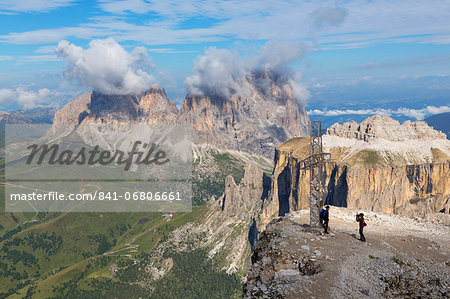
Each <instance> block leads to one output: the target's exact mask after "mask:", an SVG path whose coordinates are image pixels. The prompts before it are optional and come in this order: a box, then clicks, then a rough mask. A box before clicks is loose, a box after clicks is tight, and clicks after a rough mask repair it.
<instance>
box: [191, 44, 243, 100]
mask: <svg viewBox="0 0 450 299" xmlns="http://www.w3.org/2000/svg"><path fill="white" fill-rule="evenodd" d="M247 71H248V66H247V65H246V63H245V62H244V60H243V59H242V58H241V56H239V54H238V53H236V52H231V51H229V50H226V49H217V48H215V47H211V48H208V49H207V50H206V51H205V54H204V55H203V56H199V57H198V58H197V60H196V61H195V62H194V68H193V70H192V75H191V76H189V77H187V78H186V80H185V83H186V86H187V87H188V88H189V92H190V93H192V94H197V95H203V94H213V95H221V96H224V97H229V96H230V95H231V94H233V93H236V92H238V91H240V90H241V89H242V86H240V84H239V82H240V81H239V80H240V79H241V77H242V76H244V75H245V73H247Z"/></svg>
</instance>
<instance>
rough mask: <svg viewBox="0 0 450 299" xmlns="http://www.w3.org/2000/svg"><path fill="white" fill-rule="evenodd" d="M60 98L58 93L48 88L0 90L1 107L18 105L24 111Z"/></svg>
mask: <svg viewBox="0 0 450 299" xmlns="http://www.w3.org/2000/svg"><path fill="white" fill-rule="evenodd" d="M57 96H60V94H59V93H58V92H54V91H51V90H49V89H47V88H41V89H39V90H30V89H27V88H25V87H18V88H16V89H11V88H2V89H0V105H5V104H12V103H17V104H18V105H19V106H20V107H21V108H23V109H31V108H34V107H36V106H38V105H40V104H44V103H51V102H52V100H53V98H54V97H57Z"/></svg>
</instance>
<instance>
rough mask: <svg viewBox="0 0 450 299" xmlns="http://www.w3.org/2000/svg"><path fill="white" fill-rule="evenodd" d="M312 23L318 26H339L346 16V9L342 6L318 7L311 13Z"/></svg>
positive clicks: (320, 27)
mask: <svg viewBox="0 0 450 299" xmlns="http://www.w3.org/2000/svg"><path fill="white" fill-rule="evenodd" d="M311 17H312V18H313V20H314V21H313V22H314V25H315V26H316V27H317V28H319V29H322V28H325V27H327V26H339V25H340V24H342V22H344V20H345V18H346V17H347V10H346V9H345V8H343V7H320V8H318V9H316V10H314V11H313V12H312V13H311Z"/></svg>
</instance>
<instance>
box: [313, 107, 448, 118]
mask: <svg viewBox="0 0 450 299" xmlns="http://www.w3.org/2000/svg"><path fill="white" fill-rule="evenodd" d="M445 112H450V107H449V106H439V107H436V106H427V107H425V108H422V109H410V108H398V109H382V108H380V109H359V110H353V109H346V110H318V109H315V110H310V111H308V114H309V115H322V116H339V115H373V114H378V115H388V116H391V115H403V116H407V117H410V118H415V119H417V120H422V119H424V118H425V117H427V116H429V115H434V114H439V113H445Z"/></svg>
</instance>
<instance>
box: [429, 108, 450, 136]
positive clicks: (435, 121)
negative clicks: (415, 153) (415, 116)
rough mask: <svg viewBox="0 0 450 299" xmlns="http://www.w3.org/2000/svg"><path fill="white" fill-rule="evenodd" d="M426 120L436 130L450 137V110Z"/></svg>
mask: <svg viewBox="0 0 450 299" xmlns="http://www.w3.org/2000/svg"><path fill="white" fill-rule="evenodd" d="M425 121H426V122H427V123H428V124H429V125H430V126H432V127H433V128H434V129H435V130H438V131H441V132H443V133H445V134H446V135H447V138H449V137H450V112H446V113H441V114H435V115H432V116H430V117H427V118H425Z"/></svg>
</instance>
